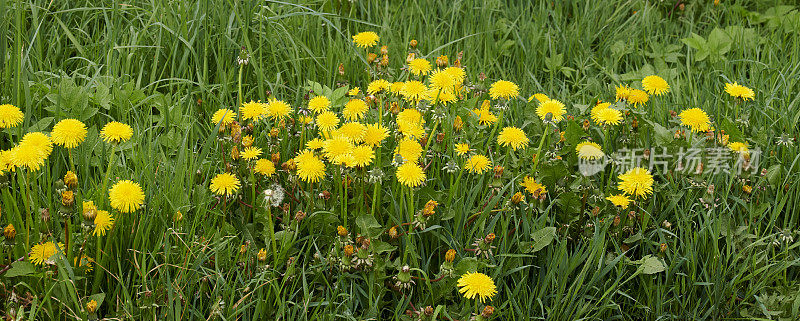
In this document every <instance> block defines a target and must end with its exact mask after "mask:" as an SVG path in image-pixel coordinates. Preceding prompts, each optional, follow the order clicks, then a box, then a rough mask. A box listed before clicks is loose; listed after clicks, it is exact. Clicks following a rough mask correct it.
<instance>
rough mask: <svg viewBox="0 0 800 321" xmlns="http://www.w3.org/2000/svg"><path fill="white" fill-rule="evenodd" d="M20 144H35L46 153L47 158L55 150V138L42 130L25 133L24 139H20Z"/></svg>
mask: <svg viewBox="0 0 800 321" xmlns="http://www.w3.org/2000/svg"><path fill="white" fill-rule="evenodd" d="M19 144H20V145H31V146H35V147H36V148H38V149H39V150H40V151H41V152H42V153H43V154H44V157H45V158H47V157H48V156H50V153H51V152H52V151H53V140H51V139H50V137H49V136H47V135H45V134H44V133H42V132H30V133H27V134H25V136H22V140H20V142H19Z"/></svg>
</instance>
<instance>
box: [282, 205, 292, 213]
mask: <svg viewBox="0 0 800 321" xmlns="http://www.w3.org/2000/svg"><path fill="white" fill-rule="evenodd" d="M281 209H282V210H283V211H284V212H286V213H289V211H291V210H292V204H289V203H283V206H282V207H281Z"/></svg>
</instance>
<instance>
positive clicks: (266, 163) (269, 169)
mask: <svg viewBox="0 0 800 321" xmlns="http://www.w3.org/2000/svg"><path fill="white" fill-rule="evenodd" d="M253 171H254V172H256V173H257V174H261V175H264V176H266V177H270V176H272V175H273V174H275V164H273V163H272V161H270V160H269V159H263V158H262V159H259V160H257V161H256V165H255V166H254V167H253Z"/></svg>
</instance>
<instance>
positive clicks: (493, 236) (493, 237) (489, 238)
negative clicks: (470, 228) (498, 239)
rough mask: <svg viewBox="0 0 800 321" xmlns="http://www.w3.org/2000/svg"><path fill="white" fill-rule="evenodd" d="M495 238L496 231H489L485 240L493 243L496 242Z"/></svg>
mask: <svg viewBox="0 0 800 321" xmlns="http://www.w3.org/2000/svg"><path fill="white" fill-rule="evenodd" d="M494 239H495V235H494V233H489V234H488V235H486V237H485V238H484V239H483V240H484V241H485V242H486V243H492V242H494Z"/></svg>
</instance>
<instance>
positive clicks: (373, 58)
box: [367, 52, 378, 63]
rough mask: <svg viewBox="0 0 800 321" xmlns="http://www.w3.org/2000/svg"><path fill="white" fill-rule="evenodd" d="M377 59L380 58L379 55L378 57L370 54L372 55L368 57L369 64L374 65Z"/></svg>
mask: <svg viewBox="0 0 800 321" xmlns="http://www.w3.org/2000/svg"><path fill="white" fill-rule="evenodd" d="M377 58H378V55H376V54H374V53H372V52H370V53H369V54H368V55H367V62H368V63H373V62H375V59H377Z"/></svg>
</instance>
